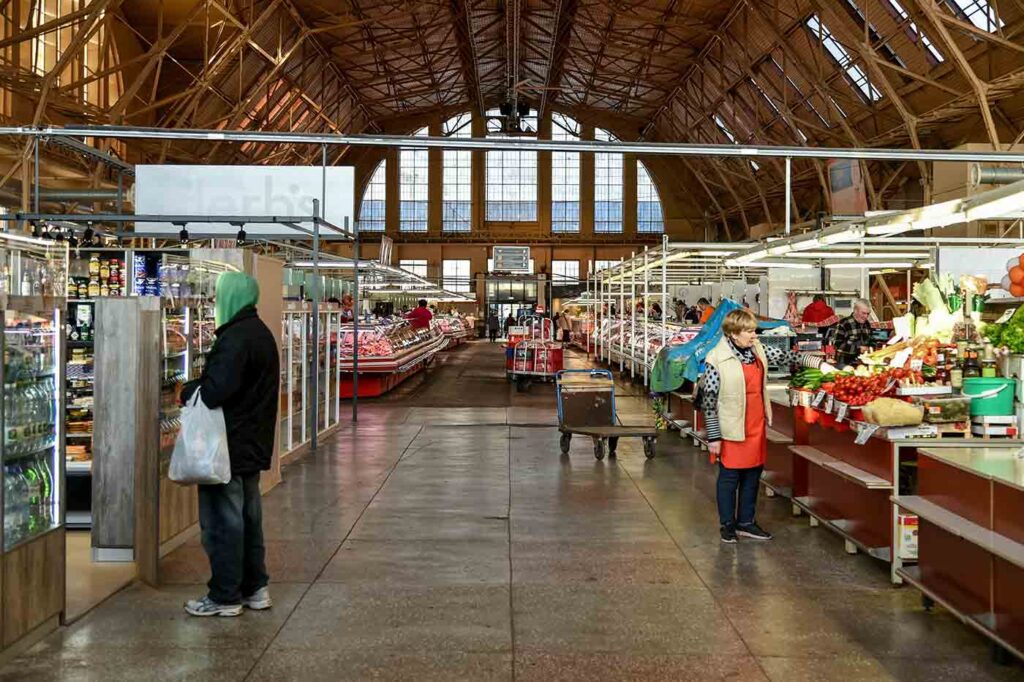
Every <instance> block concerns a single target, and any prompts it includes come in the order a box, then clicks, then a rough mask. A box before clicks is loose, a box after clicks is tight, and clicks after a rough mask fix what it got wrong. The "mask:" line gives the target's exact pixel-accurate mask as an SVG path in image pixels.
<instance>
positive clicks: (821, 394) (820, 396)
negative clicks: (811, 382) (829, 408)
mask: <svg viewBox="0 0 1024 682" xmlns="http://www.w3.org/2000/svg"><path fill="white" fill-rule="evenodd" d="M824 399H825V391H818V392H817V393H815V394H814V397H813V398H812V399H811V407H820V406H821V401H822V400H824Z"/></svg>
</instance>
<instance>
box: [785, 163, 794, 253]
mask: <svg viewBox="0 0 1024 682" xmlns="http://www.w3.org/2000/svg"><path fill="white" fill-rule="evenodd" d="M792 206H793V159H792V158H790V157H788V156H787V157H786V236H789V231H790V229H791V228H792V223H793V216H792V210H793V209H792Z"/></svg>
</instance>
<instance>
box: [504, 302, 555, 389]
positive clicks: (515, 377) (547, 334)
mask: <svg viewBox="0 0 1024 682" xmlns="http://www.w3.org/2000/svg"><path fill="white" fill-rule="evenodd" d="M520 324H521V325H523V326H525V327H526V328H527V333H526V336H525V338H524V339H523V340H521V341H518V342H515V341H513V340H512V339H511V338H510V341H509V343H508V345H507V346H506V360H505V378H506V379H508V381H510V382H515V384H516V390H517V391H519V392H520V393H521V392H523V391H526V390H527V389H529V388H530V385H531V384H532V383H533V382H535V381H554V380H555V375H556V373H557V372H558V371H559V370H561V368H562V365H563V356H562V352H563V351H562V346H561V344H558V343H557V342H556V341H554V339H553V336H552V333H553V332H552V330H553V326H552V323H551V320H549V319H545V318H540V317H532V316H529V317H525V318H522V319H521V320H520Z"/></svg>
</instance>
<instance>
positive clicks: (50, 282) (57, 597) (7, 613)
mask: <svg viewBox="0 0 1024 682" xmlns="http://www.w3.org/2000/svg"><path fill="white" fill-rule="evenodd" d="M67 267H68V251H67V245H66V244H64V243H60V242H54V241H49V240H40V239H33V238H30V237H23V236H21V235H17V234H12V233H2V234H0V305H2V306H3V316H4V333H3V336H2V341H0V350H2V352H3V376H2V379H3V387H4V395H3V400H2V401H0V430H2V433H3V439H2V444H0V459H2V463H3V467H2V473H0V476H2V479H3V481H2V483H3V518H4V522H3V531H2V534H3V538H2V543H0V545H2V562H3V566H2V571H3V576H4V580H3V590H2V612H3V619H2V621H0V627H2V630H3V632H2V642H3V644H4V646H7V645H10V644H12V643H14V642H16V641H18V640H19V639H20V638H21V637H23V636H24V635H25V634H27V633H29V632H31V631H32V630H34V629H35V628H37V627H39V626H41V625H42V624H44V623H46V622H48V621H53V622H54V625H55V624H56V619H57V618H58V616H59V614H60V612H61V611H62V610H63V608H64V560H65V559H64V557H65V548H64V529H63V519H64V499H63V493H64V473H65V472H64V435H65V434H64V343H63V341H64V339H63V334H64V308H65V294H66V284H67V281H68V273H67ZM55 580H56V581H59V584H58V585H54V584H53V583H54V581H55Z"/></svg>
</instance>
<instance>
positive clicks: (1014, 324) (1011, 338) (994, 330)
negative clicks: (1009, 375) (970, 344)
mask: <svg viewBox="0 0 1024 682" xmlns="http://www.w3.org/2000/svg"><path fill="white" fill-rule="evenodd" d="M984 336H985V338H986V339H988V341H989V343H991V344H992V345H993V346H996V347H999V348H1007V349H1009V351H1010V352H1011V353H1024V306H1021V307H1020V308H1017V311H1016V312H1014V313H1013V315H1012V316H1011V317H1010V319H1009V320H1007V321H1006V322H1004V323H1003V324H989V325H985V330H984Z"/></svg>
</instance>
